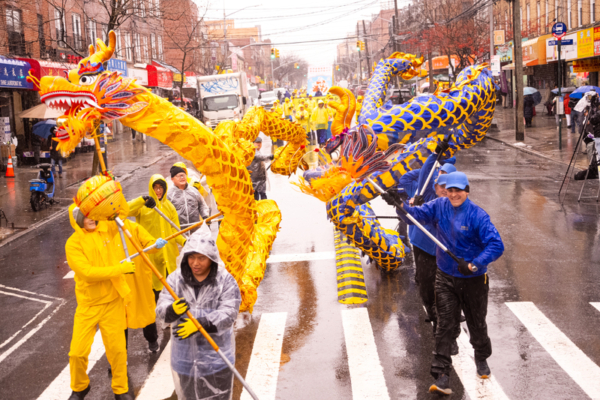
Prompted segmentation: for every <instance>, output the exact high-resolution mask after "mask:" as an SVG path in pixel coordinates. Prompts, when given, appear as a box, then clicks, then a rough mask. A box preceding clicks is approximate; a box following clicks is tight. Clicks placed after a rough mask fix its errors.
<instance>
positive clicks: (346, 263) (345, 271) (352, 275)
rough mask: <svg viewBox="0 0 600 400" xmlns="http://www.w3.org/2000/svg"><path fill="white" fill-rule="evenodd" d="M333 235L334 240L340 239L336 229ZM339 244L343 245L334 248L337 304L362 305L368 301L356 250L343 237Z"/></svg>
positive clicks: (360, 263) (340, 235)
mask: <svg viewBox="0 0 600 400" xmlns="http://www.w3.org/2000/svg"><path fill="white" fill-rule="evenodd" d="M333 233H334V236H335V237H336V238H340V237H342V234H341V233H340V231H339V230H337V229H334V231H333ZM341 242H343V243H344V244H343V245H341V246H336V251H335V266H336V272H337V281H338V284H337V285H338V302H339V303H342V304H362V303H364V302H366V301H367V300H368V299H369V296H368V294H367V290H366V289H367V285H365V277H364V275H363V269H362V262H361V260H360V256H359V252H358V248H356V246H354V245H351V244H348V243H347V242H346V237H345V236H343V240H341ZM357 286H358V287H357ZM361 287H362V288H361Z"/></svg>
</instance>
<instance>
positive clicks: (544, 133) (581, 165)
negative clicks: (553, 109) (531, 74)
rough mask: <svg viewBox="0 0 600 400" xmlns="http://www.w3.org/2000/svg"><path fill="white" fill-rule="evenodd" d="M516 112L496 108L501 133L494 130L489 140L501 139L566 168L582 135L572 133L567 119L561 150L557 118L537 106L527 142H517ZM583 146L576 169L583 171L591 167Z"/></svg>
mask: <svg viewBox="0 0 600 400" xmlns="http://www.w3.org/2000/svg"><path fill="white" fill-rule="evenodd" d="M514 114H515V110H514V109H513V108H506V109H504V108H502V106H500V107H496V112H495V115H494V119H495V121H496V123H497V124H498V129H499V131H490V132H488V134H487V135H486V137H488V138H490V139H493V140H498V141H500V142H502V143H504V144H507V145H509V146H513V147H516V148H518V149H519V150H522V151H524V152H527V153H530V154H534V155H537V156H541V157H544V158H547V159H550V160H552V161H555V162H557V163H561V164H564V165H565V167H566V166H567V165H568V164H569V161H571V157H572V156H573V151H574V147H575V145H576V144H577V140H578V139H579V134H578V133H571V129H567V123H566V119H565V118H563V125H562V149H561V150H559V149H558V128H557V126H556V119H555V117H554V116H552V117H549V116H548V115H546V113H545V111H544V107H543V106H542V105H541V104H540V105H538V106H537V107H536V114H537V115H536V116H535V117H533V127H532V128H525V141H524V142H517V140H516V139H515V117H514ZM582 148H583V147H581V146H580V148H579V151H578V152H577V155H576V166H577V168H578V169H580V170H582V169H585V168H587V158H586V154H585V153H584V152H582V151H581V149H582Z"/></svg>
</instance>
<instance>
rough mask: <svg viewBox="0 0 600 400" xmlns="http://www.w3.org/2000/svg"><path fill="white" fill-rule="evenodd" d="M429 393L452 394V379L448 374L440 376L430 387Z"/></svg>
mask: <svg viewBox="0 0 600 400" xmlns="http://www.w3.org/2000/svg"><path fill="white" fill-rule="evenodd" d="M429 393H440V394H452V389H450V377H449V376H448V375H446V374H440V375H439V376H438V378H437V379H436V380H435V383H434V384H433V385H431V386H430V387H429Z"/></svg>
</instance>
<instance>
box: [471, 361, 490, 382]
mask: <svg viewBox="0 0 600 400" xmlns="http://www.w3.org/2000/svg"><path fill="white" fill-rule="evenodd" d="M475 365H476V366H477V376H478V377H480V378H481V379H488V378H489V377H490V375H491V374H492V372H491V371H490V367H488V363H487V361H486V360H482V361H477V360H475Z"/></svg>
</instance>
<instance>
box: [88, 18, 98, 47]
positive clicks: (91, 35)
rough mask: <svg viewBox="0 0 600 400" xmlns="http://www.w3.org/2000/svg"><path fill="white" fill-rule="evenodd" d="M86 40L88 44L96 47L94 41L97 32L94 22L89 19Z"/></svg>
mask: <svg viewBox="0 0 600 400" xmlns="http://www.w3.org/2000/svg"><path fill="white" fill-rule="evenodd" d="M88 38H89V39H90V44H93V45H94V46H95V45H96V39H97V38H98V31H96V21H93V20H91V19H89V20H88Z"/></svg>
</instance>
